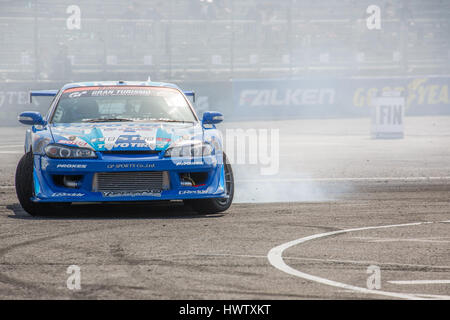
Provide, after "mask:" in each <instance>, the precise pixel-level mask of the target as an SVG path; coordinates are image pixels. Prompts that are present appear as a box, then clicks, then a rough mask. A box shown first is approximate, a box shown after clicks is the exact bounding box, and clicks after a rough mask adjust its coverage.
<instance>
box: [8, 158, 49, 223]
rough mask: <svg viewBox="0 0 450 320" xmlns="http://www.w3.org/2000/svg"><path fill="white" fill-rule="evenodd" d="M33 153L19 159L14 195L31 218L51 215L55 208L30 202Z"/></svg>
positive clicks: (32, 184)
mask: <svg viewBox="0 0 450 320" xmlns="http://www.w3.org/2000/svg"><path fill="white" fill-rule="evenodd" d="M33 190H34V179H33V153H32V152H28V153H26V154H25V155H23V157H22V158H21V159H20V161H19V164H18V165H17V169H16V194H17V198H18V199H19V202H20V205H21V206H22V208H23V209H24V210H25V211H26V212H28V213H29V214H30V215H32V216H39V215H51V214H52V213H54V211H55V210H56V207H55V206H53V205H52V204H49V203H38V202H33V201H31V197H32V196H33V193H34V191H33Z"/></svg>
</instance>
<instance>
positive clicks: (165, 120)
mask: <svg viewBox="0 0 450 320" xmlns="http://www.w3.org/2000/svg"><path fill="white" fill-rule="evenodd" d="M149 120H152V121H161V122H182V123H194V121H187V120H176V119H168V118H159V119H149Z"/></svg>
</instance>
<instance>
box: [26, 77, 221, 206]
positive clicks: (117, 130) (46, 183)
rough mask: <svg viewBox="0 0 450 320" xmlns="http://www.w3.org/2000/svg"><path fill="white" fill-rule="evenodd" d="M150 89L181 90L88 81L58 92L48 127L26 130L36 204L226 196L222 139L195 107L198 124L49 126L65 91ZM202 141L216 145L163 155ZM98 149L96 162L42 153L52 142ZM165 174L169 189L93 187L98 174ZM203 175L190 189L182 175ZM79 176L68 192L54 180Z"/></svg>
mask: <svg viewBox="0 0 450 320" xmlns="http://www.w3.org/2000/svg"><path fill="white" fill-rule="evenodd" d="M122 84H124V85H128V86H152V87H168V88H174V89H177V90H179V91H180V92H181V93H182V91H181V90H180V89H179V88H178V87H177V86H176V85H174V84H167V83H156V82H125V83H120V84H118V82H84V83H72V84H67V85H65V86H63V88H61V90H59V91H58V93H57V94H56V96H55V99H54V101H53V102H52V105H51V106H50V109H49V112H48V114H47V116H46V117H45V120H46V122H47V123H46V124H45V125H35V126H33V127H31V129H29V130H27V133H26V138H25V152H30V151H31V152H32V153H33V159H34V170H33V172H34V175H33V181H34V196H33V198H32V201H35V202H109V201H114V202H117V201H148V200H183V199H201V198H226V197H227V195H226V188H225V177H224V166H223V161H222V160H223V153H222V148H223V145H222V138H221V134H220V132H219V131H218V130H217V129H216V128H215V126H214V125H210V126H203V125H202V123H201V122H200V121H198V117H197V115H196V114H195V111H194V110H193V108H192V105H191V104H190V102H189V101H188V100H187V101H188V103H189V106H190V107H191V109H192V110H193V112H194V114H195V117H196V119H197V122H195V123H170V122H107V123H98V122H95V123H63V124H56V123H48V122H49V120H50V118H51V115H52V113H53V112H54V109H55V107H56V104H57V102H58V99H59V97H60V96H61V94H62V92H64V90H66V89H69V88H75V87H82V86H117V85H122ZM186 140H187V141H189V140H192V141H202V142H203V143H207V144H210V145H211V146H212V147H213V152H212V154H211V155H208V156H201V157H194V158H183V157H174V158H168V157H164V152H165V151H166V150H167V148H169V147H170V146H172V145H174V144H176V143H179V142H180V141H186ZM52 143H57V144H60V145H67V146H69V147H83V148H89V149H91V150H94V151H95V153H96V155H97V158H96V159H54V158H49V157H48V156H47V155H46V154H45V151H44V148H45V147H46V146H47V145H48V144H52ZM149 171H157V172H165V174H166V176H167V177H168V180H169V181H168V186H169V187H168V188H165V189H164V190H156V191H155V190H152V191H151V192H118V193H114V192H101V191H97V190H96V189H95V185H94V184H95V182H94V180H95V175H96V174H98V173H118V172H133V173H136V172H149ZM187 172H189V173H203V175H204V176H205V179H204V181H202V183H201V184H198V185H193V186H186V185H182V184H181V181H180V173H187ZM59 176H69V177H70V176H77V177H81V178H79V184H78V185H77V186H76V187H71V188H68V187H66V186H63V185H61V184H58V183H56V182H55V177H59Z"/></svg>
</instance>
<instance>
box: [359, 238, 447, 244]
mask: <svg viewBox="0 0 450 320" xmlns="http://www.w3.org/2000/svg"><path fill="white" fill-rule="evenodd" d="M352 239H358V240H364V241H367V242H371V243H382V242H431V243H449V242H450V240H443V239H448V237H438V238H436V237H433V238H404V239H402V238H382V239H381V238H374V237H352Z"/></svg>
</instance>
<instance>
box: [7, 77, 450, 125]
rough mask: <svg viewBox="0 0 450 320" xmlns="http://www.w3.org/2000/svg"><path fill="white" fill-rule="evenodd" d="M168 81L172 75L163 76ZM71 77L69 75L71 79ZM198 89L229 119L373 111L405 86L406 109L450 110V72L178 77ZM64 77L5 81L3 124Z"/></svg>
mask: <svg viewBox="0 0 450 320" xmlns="http://www.w3.org/2000/svg"><path fill="white" fill-rule="evenodd" d="M158 80H161V81H168V82H170V80H167V79H158ZM67 82H70V81H67ZM176 83H177V84H178V85H179V86H180V87H181V88H182V89H183V90H192V91H195V93H196V109H197V111H198V113H199V116H200V117H201V114H202V113H203V111H206V110H214V111H220V112H222V113H223V114H224V115H225V119H226V120H249V119H255V120H272V119H295V118H340V117H342V118H348V117H369V116H370V105H371V100H372V98H375V97H377V96H380V95H381V94H382V92H384V91H400V92H401V95H402V96H404V97H405V115H406V116H416V115H417V116H418V115H450V99H449V87H450V76H417V77H390V78H381V77H380V78H303V79H290V80H284V79H273V80H259V79H254V80H251V79H250V80H233V81H216V82H211V81H185V82H176ZM63 84H64V83H63V82H47V81H46V82H45V83H42V82H36V83H35V82H0V125H2V126H7V125H8V126H11V125H19V123H18V122H17V115H18V114H19V113H20V112H22V111H25V110H30V111H39V112H41V113H43V114H45V113H46V112H47V110H48V107H49V105H50V101H51V98H48V97H36V98H35V99H33V103H32V104H29V100H28V93H29V91H30V90H43V89H59V88H60V87H61V86H62V85H63Z"/></svg>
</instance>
